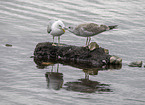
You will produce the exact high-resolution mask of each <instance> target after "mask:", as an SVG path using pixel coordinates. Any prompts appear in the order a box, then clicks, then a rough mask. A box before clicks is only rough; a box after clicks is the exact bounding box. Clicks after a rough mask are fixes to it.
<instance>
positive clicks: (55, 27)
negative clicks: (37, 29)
mask: <svg viewBox="0 0 145 105" xmlns="http://www.w3.org/2000/svg"><path fill="white" fill-rule="evenodd" d="M47 32H48V33H50V35H52V36H53V45H55V44H54V37H55V36H57V37H58V45H59V44H60V36H61V35H62V34H64V33H65V25H64V23H63V22H62V21H61V20H51V21H49V23H48V27H47Z"/></svg>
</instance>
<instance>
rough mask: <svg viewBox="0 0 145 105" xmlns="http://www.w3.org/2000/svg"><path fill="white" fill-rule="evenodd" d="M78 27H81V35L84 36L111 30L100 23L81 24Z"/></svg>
mask: <svg viewBox="0 0 145 105" xmlns="http://www.w3.org/2000/svg"><path fill="white" fill-rule="evenodd" d="M77 28H78V29H79V32H80V35H82V36H85V35H86V36H85V37H87V36H93V35H96V34H99V33H101V32H104V31H106V30H109V28H108V26H106V25H98V24H95V23H87V24H81V25H79V26H78V27H77Z"/></svg>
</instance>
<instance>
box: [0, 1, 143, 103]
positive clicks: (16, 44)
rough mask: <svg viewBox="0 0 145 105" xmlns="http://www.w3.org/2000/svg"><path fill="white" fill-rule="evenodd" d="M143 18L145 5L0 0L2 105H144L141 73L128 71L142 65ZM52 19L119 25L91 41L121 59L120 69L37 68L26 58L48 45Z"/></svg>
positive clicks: (67, 37)
mask: <svg viewBox="0 0 145 105" xmlns="http://www.w3.org/2000/svg"><path fill="white" fill-rule="evenodd" d="M144 13H145V2H144V1H143V0H137V1H136V0H128V1H125V0H118V1H117V0H110V1H108V0H103V1H100V0H95V1H94V0H79V1H78V0H72V1H69V0H55V1H52V0H1V1H0V52H1V54H0V104H1V105H51V104H54V105H73V104H74V105H88V104H89V105H96V104H97V105H144V104H145V94H144V93H145V68H144V67H142V68H131V67H128V66H127V64H128V63H130V62H131V61H137V60H139V61H140V60H142V61H143V62H144V61H145V53H144V52H145V49H144V45H145V36H144V35H145V34H144V33H145V29H144V27H145V24H144V23H145V18H144ZM50 19H60V20H62V21H64V23H65V24H66V25H69V24H71V25H72V24H79V23H86V22H96V23H100V24H107V25H112V24H113V25H114V24H117V25H119V27H118V29H116V30H112V31H108V32H104V33H102V34H100V35H98V36H94V37H93V38H92V41H95V42H97V43H98V44H99V45H100V46H101V47H104V48H107V49H109V51H110V54H111V55H117V56H119V57H121V58H122V59H123V65H122V68H121V69H108V70H103V71H102V70H101V71H98V70H97V68H94V69H91V70H89V71H88V70H86V69H84V68H78V67H75V66H70V65H63V64H59V68H58V69H59V70H57V66H58V64H54V65H53V66H52V65H51V66H47V67H45V68H41V67H37V65H36V64H35V63H34V61H33V58H30V56H32V55H33V52H34V49H35V46H36V44H37V43H39V42H46V41H52V36H50V35H48V34H47V32H46V27H47V23H48V21H49V20H50ZM85 40H86V39H85V38H82V37H78V36H75V35H73V34H71V33H69V32H66V33H65V34H64V35H63V36H61V42H62V43H66V44H71V45H78V46H83V45H84V44H85ZM55 41H56V39H55ZM5 44H12V45H13V46H12V47H6V46H5ZM52 69H53V72H52ZM57 71H58V72H57ZM97 71H98V72H97ZM88 74H90V75H88Z"/></svg>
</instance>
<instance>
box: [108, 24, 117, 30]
mask: <svg viewBox="0 0 145 105" xmlns="http://www.w3.org/2000/svg"><path fill="white" fill-rule="evenodd" d="M108 27H109V29H110V30H112V29H114V28H117V27H118V25H113V26H108Z"/></svg>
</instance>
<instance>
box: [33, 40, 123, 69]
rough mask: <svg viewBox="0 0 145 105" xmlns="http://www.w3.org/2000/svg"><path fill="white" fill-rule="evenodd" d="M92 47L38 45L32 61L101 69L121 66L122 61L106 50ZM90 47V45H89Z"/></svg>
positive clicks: (46, 43) (48, 43)
mask: <svg viewBox="0 0 145 105" xmlns="http://www.w3.org/2000/svg"><path fill="white" fill-rule="evenodd" d="M94 44H96V43H94V42H93V45H92V46H93V48H92V46H89V47H82V46H72V45H66V44H60V46H54V45H53V44H52V43H51V42H43V43H38V44H37V45H36V48H35V51H34V61H35V63H36V64H38V65H41V64H42V62H58V63H68V62H70V63H72V62H73V63H75V64H78V65H82V66H87V67H102V66H104V65H110V64H113V65H121V64H122V59H121V58H119V57H117V56H112V55H109V54H108V50H106V49H104V48H101V47H99V46H98V45H97V47H96V48H95V47H94ZM90 45H91V44H90Z"/></svg>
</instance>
